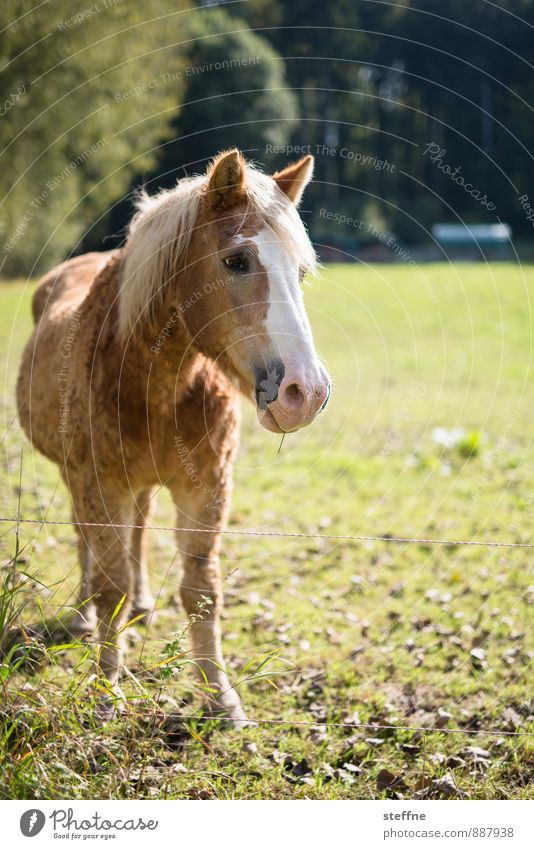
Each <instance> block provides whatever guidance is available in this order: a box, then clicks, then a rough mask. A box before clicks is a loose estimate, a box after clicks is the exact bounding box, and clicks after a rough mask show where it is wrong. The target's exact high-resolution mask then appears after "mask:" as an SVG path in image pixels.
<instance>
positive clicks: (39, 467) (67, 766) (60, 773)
mask: <svg viewBox="0 0 534 849" xmlns="http://www.w3.org/2000/svg"><path fill="white" fill-rule="evenodd" d="M30 296H31V287H27V288H24V287H23V286H22V285H21V284H9V285H8V284H4V285H2V286H1V287H0V305H1V309H0V336H1V347H2V362H3V363H4V366H5V390H4V397H5V412H4V416H5V428H6V436H5V438H4V442H3V454H2V488H1V505H0V513H1V515H2V516H4V517H6V516H7V517H9V516H15V515H16V514H17V510H18V509H20V515H22V516H25V517H42V516H44V515H46V517H47V518H48V519H50V520H64V519H66V520H68V519H69V518H70V507H69V503H68V498H67V494H66V492H65V490H64V488H63V486H62V484H60V483H58V476H57V474H56V470H55V468H54V467H52V466H51V465H50V464H49V463H48V462H47V461H46V460H44V459H43V458H42V457H40V456H37V455H35V454H33V453H32V450H31V448H30V447H29V446H28V444H27V442H26V441H25V439H24V437H23V436H22V434H21V431H20V429H19V427H18V424H17V422H16V421H14V422H13V423H11V422H12V420H13V418H14V415H15V405H14V384H15V380H16V373H17V368H18V361H19V356H20V352H21V350H22V347H23V345H24V342H25V340H26V338H27V336H28V333H29V330H30V323H31V322H30V310H29V303H30ZM533 296H534V267H528V266H527V267H522V268H521V267H518V266H515V265H505V264H502V265H491V266H483V265H445V264H443V265H429V266H421V267H420V268H406V267H402V266H371V267H363V266H358V265H350V266H349V265H331V266H328V267H326V268H325V269H324V270H323V272H322V274H321V277H320V279H319V280H318V281H317V282H314V283H313V284H312V286H311V287H310V288H309V289H308V290H307V292H306V300H307V304H308V311H309V315H310V319H311V322H312V325H313V327H314V332H315V337H316V342H317V347H318V350H319V352H320V353H321V355H322V356H323V357H324V359H325V360H326V362H327V364H328V366H329V369H330V371H331V373H332V375H333V377H334V391H333V395H332V400H331V403H330V405H329V407H328V410H327V411H326V413H325V414H324V415H323V416H322V417H321V418H320V420H318V421H317V422H316V423H315V424H314V426H313V427H311V428H309V429H307V430H305V431H302V432H301V433H299V434H296V435H293V436H291V437H286V439H285V442H284V444H283V447H282V450H281V452H280V453H278V447H279V439H277V438H276V437H274V436H272V435H270V434H268V433H267V432H265V431H263V430H261V429H260V428H259V427H258V426H257V425H256V423H255V416H254V412H253V410H252V409H246V410H245V416H244V426H243V434H242V446H241V451H240V455H239V458H238V462H237V466H236V486H235V497H234V507H233V512H232V520H231V525H230V527H231V528H232V529H239V528H242V529H244V528H260V529H264V530H273V529H277V530H283V531H297V532H310V533H316V532H319V533H325V534H350V535H369V536H377V535H391V536H403V537H406V536H408V537H423V538H427V537H430V538H435V539H440V538H445V539H457V540H486V541H487V540H502V541H507V542H529V541H531V540H532V539H533V524H532V521H531V516H532V513H533V506H534V457H533V452H532V448H531V441H532V435H533V423H534V395H533V392H532V367H533V350H532V342H533V333H532V328H533V321H532V297H533ZM21 446H24V451H23V458H22V487H21V492H20V505H19V473H20V464H21ZM153 520H154V521H153V523H154V524H157V525H166V524H173V522H174V518H173V515H172V512H171V509H170V501H169V499H168V498H167V496H166V495H165V494H162V497H161V498H160V500H159V501H158V505H157V509H156V511H155V514H154V516H153ZM0 535H1V545H2V549H3V554H2V558H3V563H4V570H3V571H4V577H5V581H4V593H3V596H2V599H3V600H2V602H1V605H0V624H3V627H4V629H6V628H7V627H14V626H17V625H21V624H25V625H29V624H31V623H35V622H38V621H39V620H40V619H46V620H48V619H53V618H54V617H57V616H60V615H61V614H62V612H64V609H65V605H66V604H68V603H69V601H70V602H72V594H73V592H74V590H75V588H76V585H77V581H78V565H77V553H76V547H75V544H74V533H73V532H72V529H71V528H69V527H56V528H54V527H51V526H49V527H42V526H30V525H26V526H24V525H21V526H20V531H19V540H18V545H19V553H18V556H17V557H16V562H14V555H15V554H16V533H15V527H14V526H13V525H8V524H7V525H1V526H0ZM150 563H151V573H152V585H153V590H155V591H156V592H157V593H158V595H159V608H160V613H159V617H158V619H157V621H156V622H155V623H154V624H153V625H152V626H151V627H150V629H149V630H148V632H147V630H146V629H144V628H142V627H132V628H131V629H130V631H129V634H128V641H129V644H130V651H129V655H128V660H127V663H128V668H127V671H126V674H125V681H124V686H125V689H126V690H127V693H128V694H129V695H130V696H131V698H132V701H131V707H130V709H129V710H128V711H127V712H126V713H125V714H124V715H123V716H122V717H120V718H119V719H117V720H116V721H114V722H113V723H110V724H109V725H107V726H106V727H105V728H100V727H99V726H98V725H97V724H96V722H95V719H94V711H93V708H94V695H93V690H92V680H91V674H92V671H93V667H92V663H93V651H92V648H91V646H90V645H87V644H71V643H70V642H69V641H68V640H67V641H65V639H64V640H63V642H62V644H60V645H50V646H45V645H44V644H42V643H41V642H40V641H39V640H38V639H37V640H32V639H31V635H27V636H26V640H27V644H26V646H25V648H24V647H23V648H19V649H18V650H17V651H16V652H13V651H12V652H11V654H9V653H8V654H7V656H6V657H5V658H4V663H3V665H2V667H1V676H2V688H3V693H2V701H3V709H2V745H3V748H4V751H3V757H2V764H1V766H0V795H1V796H2V797H4V798H5V797H11V798H13V797H15V798H200V799H204V798H247V799H249V798H284V799H286V798H365V799H367V798H381V797H383V796H393V797H399V798H402V797H405V798H412V797H416V798H423V799H424V798H449V797H454V798H458V797H459V798H469V799H487V798H506V799H508V798H514V799H521V798H532V787H533V779H534V757H533V756H534V746H533V739H534V737H533V736H532V735H533V734H534V716H533V714H534V707H533V705H532V702H531V701H530V700H529V699H530V698H531V696H532V658H533V657H534V655H533V651H534V647H533V633H532V631H533V629H532V619H533V616H532V613H533V609H534V608H533V607H532V605H533V604H534V586H533V585H534V578H533V575H532V563H533V556H532V551H529V550H528V549H522V548H491V547H468V546H450V547H444V546H439V545H429V544H397V543H392V542H382V541H367V542H361V541H335V540H328V539H287V538H286V539H285V538H277V537H245V536H243V537H240V536H228V537H226V539H225V545H224V553H223V570H224V574H225V576H226V578H225V593H226V607H225V614H224V622H223V627H224V647H225V651H226V657H227V661H228V665H229V669H230V673H231V677H232V679H233V680H234V681H235V682H236V683H237V686H238V688H239V691H240V693H241V695H242V698H243V702H244V704H245V706H246V708H247V710H248V712H249V715H250V716H251V717H253V718H255V719H257V720H259V721H260V724H259V726H258V727H255V728H247V729H245V730H243V731H241V732H240V733H239V732H235V731H231V730H228V729H226V728H222V727H220V726H219V725H217V723H214V722H211V723H207V724H206V723H204V724H203V723H201V722H200V721H198V720H192V721H191V722H190V723H189V724H187V725H184V724H183V723H179V722H176V723H175V724H174V725H173V724H172V723H171V722H170V721H168V720H167V719H166V718H165V713H169V712H171V711H172V710H174V711H175V712H176V711H177V710H178V711H179V712H182V714H184V713H185V714H187V715H189V714H194V713H195V711H196V709H197V708H198V706H199V704H200V697H199V693H198V691H196V690H195V684H194V682H193V676H192V675H191V673H190V671H189V670H188V669H187V666H184V665H183V663H182V660H181V659H180V660H179V661H177V662H174V663H171V664H170V665H169V664H166V665H165V664H164V665H163V666H161V663H162V660H164V659H165V657H171V656H172V655H175V654H176V653H177V651H180V650H183V651H184V655H183V659H184V660H185V659H187V654H186V652H187V639H186V635H185V633H184V632H185V631H186V629H187V623H186V622H185V621H184V615H183V612H182V611H181V609H180V606H179V601H178V584H179V563H178V561H177V559H176V556H175V552H174V549H173V535H172V533H168V532H165V531H156V532H152V538H151V560H150ZM23 643H24V641H23ZM60 643H61V641H60ZM23 661H24V662H23ZM29 661H31V663H30V662H29ZM32 664H33V665H32ZM265 720H276V721H283V722H280V724H275V723H271V722H265ZM262 721H263V722H262ZM298 722H302V723H306V724H302V725H299V724H296V723H298ZM343 722H345V723H349V724H351V725H352V726H353V727H348V728H347V727H337V726H335V725H334V726H325V725H323V724H322V723H343ZM369 725H371V726H390V727H385V728H376V727H371V728H369V727H367V726H369ZM397 726H399V727H397ZM400 726H403V727H400ZM405 726H407V727H405ZM428 727H430V728H437V729H442V730H436V731H431V732H426V731H421V730H418V729H421V728H428ZM469 730H470V731H482V732H489V731H491V732H492V733H477V734H469V733H467V731H469ZM447 732H454V733H447ZM509 732H520V733H517V734H510V733H509ZM524 732H530V735H531V736H529V735H528V734H527V733H524Z"/></svg>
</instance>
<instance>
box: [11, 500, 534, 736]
mask: <svg viewBox="0 0 534 849" xmlns="http://www.w3.org/2000/svg"><path fill="white" fill-rule="evenodd" d="M0 523H4V524H13V525H15V526H19V525H41V526H44V525H51V526H55V527H66V526H72V527H89V528H117V529H125V530H130V529H131V530H134V529H145V530H152V531H169V532H182V533H198V534H212V533H221V534H226V535H234V536H247V537H250V536H252V537H276V538H280V537H281V538H289V539H322V540H333V541H352V542H383V543H397V544H415V545H441V546H449V547H459V546H477V547H486V548H520V549H532V548H534V543H531V542H503V541H500V540H452V539H433V538H427V537H402V536H392V535H389V534H384V535H371V534H328V533H314V532H304V531H302V532H297V531H294V532H291V531H278V530H256V529H247V528H235V529H234V528H230V529H224V530H221V529H219V528H188V527H173V526H168V525H137V524H124V523H117V522H78V521H75V520H69V521H66V520H63V521H59V520H56V521H55V520H51V519H29V518H22V517H16V516H15V517H9V516H0ZM152 718H153V716H152ZM168 718H169V719H170V720H172V721H173V722H181V723H184V724H186V723H189V722H191V721H194V720H198V719H200V718H201V717H200V716H199V715H198V714H170V715H169V717H168ZM232 721H233V722H235V723H243V725H247V724H248V725H250V724H254V725H258V726H259V725H270V726H294V727H309V728H315V729H320V728H346V729H351V730H354V731H357V730H366V731H377V732H380V731H409V732H412V733H417V732H419V733H422V734H428V733H435V734H457V735H458V734H459V735H462V734H468V735H488V736H496V737H534V730H533V731H527V730H514V731H508V730H501V729H495V728H490V729H488V728H446V727H442V726H425V725H400V724H380V723H364V722H333V721H326V720H319V719H314V720H304V719H293V718H291V719H280V718H274V717H273V718H261V719H260V718H257V717H248V718H246V719H236V720H232Z"/></svg>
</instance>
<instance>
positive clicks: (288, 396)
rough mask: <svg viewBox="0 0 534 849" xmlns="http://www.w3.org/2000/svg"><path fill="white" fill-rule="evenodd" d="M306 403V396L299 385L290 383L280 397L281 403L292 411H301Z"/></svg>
mask: <svg viewBox="0 0 534 849" xmlns="http://www.w3.org/2000/svg"><path fill="white" fill-rule="evenodd" d="M305 401H306V396H305V395H304V392H303V391H302V389H301V388H300V386H299V385H298V383H290V384H289V386H286V387H285V389H284V390H283V392H282V394H281V397H280V403H281V404H282V405H283V406H284V407H287V408H288V409H290V410H299V409H300V408H301V407H302V406H304V403H305Z"/></svg>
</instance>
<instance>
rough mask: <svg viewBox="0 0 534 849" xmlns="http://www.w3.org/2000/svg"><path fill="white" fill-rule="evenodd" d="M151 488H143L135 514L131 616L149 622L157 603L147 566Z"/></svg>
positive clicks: (132, 545) (131, 549) (132, 544)
mask: <svg viewBox="0 0 534 849" xmlns="http://www.w3.org/2000/svg"><path fill="white" fill-rule="evenodd" d="M151 495H152V491H151V490H150V489H146V490H143V492H141V493H140V494H139V496H138V497H137V506H136V510H135V514H134V521H133V524H134V525H135V526H136V527H134V528H132V536H131V542H130V552H131V558H132V568H133V581H134V589H133V604H132V611H131V616H132V617H134V616H144V617H146V618H145V619H144V620H143V621H144V622H146V623H148V622H149V620H150V619H152V617H153V616H154V606H155V604H156V602H155V599H154V596H153V595H152V593H151V592H150V585H149V579H148V568H147V552H148V528H147V522H148V518H149V515H150V508H151V500H150V499H151Z"/></svg>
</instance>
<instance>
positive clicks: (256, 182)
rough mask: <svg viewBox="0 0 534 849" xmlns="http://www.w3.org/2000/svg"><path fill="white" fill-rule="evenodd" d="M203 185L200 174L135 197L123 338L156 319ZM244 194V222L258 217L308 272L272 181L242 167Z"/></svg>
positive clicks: (295, 228)
mask: <svg viewBox="0 0 534 849" xmlns="http://www.w3.org/2000/svg"><path fill="white" fill-rule="evenodd" d="M205 186H206V177H205V176H204V175H201V176H197V177H188V178H185V179H183V180H180V181H179V182H178V183H177V185H176V186H175V187H174V188H173V189H169V190H163V191H160V192H158V194H156V195H154V196H152V197H150V196H149V195H148V194H146V192H142V193H140V194H139V195H138V197H137V200H136V208H137V211H136V213H135V215H134V217H133V219H132V221H131V223H130V227H129V230H128V237H127V240H126V245H125V258H124V262H123V266H122V271H121V285H120V294H119V332H120V334H121V336H122V337H123V338H126V337H127V336H128V335H129V334H130V333H131V332H132V331H133V330H134V329H135V328H136V327H139V325H140V324H141V323H145V322H146V321H150V319H151V318H153V317H154V316H155V314H156V313H157V311H158V308H159V306H160V304H161V301H162V298H163V294H164V291H165V287H166V285H167V284H168V283H169V282H170V281H171V280H172V279H173V277H174V275H175V274H176V273H177V272H178V271H179V270H181V269H183V267H184V265H185V262H186V260H187V252H188V249H189V246H190V244H191V239H192V237H193V234H194V231H195V226H196V223H197V220H198V217H199V214H200V207H201V203H202V190H203V188H204V187H205ZM246 191H247V200H248V207H247V210H246V212H245V215H244V216H243V218H244V219H245V216H246V214H247V213H249V212H254V213H256V214H257V215H259V217H260V219H261V221H262V222H263V225H264V227H265V228H266V229H268V230H271V231H272V232H273V234H275V235H276V236H277V237H278V238H279V239H281V240H282V241H283V243H284V244H285V245H286V246H287V250H288V252H289V253H290V254H291V255H292V256H293V257H295V259H296V260H297V262H298V264H299V265H300V267H301V268H302V269H303V270H304V271H312V272H313V271H314V270H315V267H316V256H315V251H314V249H313V246H312V244H311V242H310V240H309V238H308V234H307V233H306V230H305V228H304V225H303V223H302V221H301V218H300V216H299V214H298V212H297V211H296V209H295V207H294V206H293V204H292V203H291V202H290V201H288V199H287V198H286V196H285V195H284V194H283V193H282V192H281V191H280V189H279V188H278V187H277V185H276V183H275V182H274V180H272V179H271V178H270V177H268V176H267V175H265V174H263V173H262V172H261V171H259V170H258V169H256V168H254V166H252V165H250V164H247V180H246ZM238 229H239V228H237V231H238Z"/></svg>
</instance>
